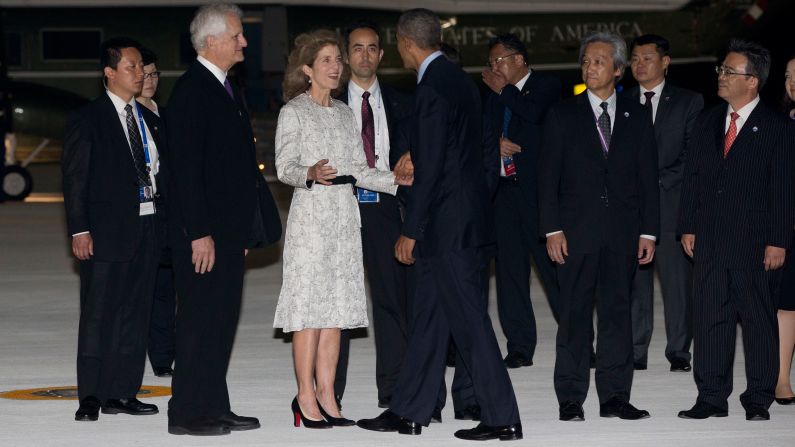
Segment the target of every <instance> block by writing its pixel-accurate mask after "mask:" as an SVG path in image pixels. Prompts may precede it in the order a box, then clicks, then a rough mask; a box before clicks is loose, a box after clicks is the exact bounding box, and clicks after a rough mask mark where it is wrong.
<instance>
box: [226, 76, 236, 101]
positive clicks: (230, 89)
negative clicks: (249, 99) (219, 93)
mask: <svg viewBox="0 0 795 447" xmlns="http://www.w3.org/2000/svg"><path fill="white" fill-rule="evenodd" d="M224 89H225V90H226V92H227V93H229V97H230V98H232V99H233V100H234V99H235V94H234V93H233V92H232V84H230V83H229V78H227V79H225V80H224Z"/></svg>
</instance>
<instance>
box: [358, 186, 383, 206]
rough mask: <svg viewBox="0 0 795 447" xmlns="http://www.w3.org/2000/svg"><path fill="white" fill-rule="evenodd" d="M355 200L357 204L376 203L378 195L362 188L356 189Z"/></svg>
mask: <svg viewBox="0 0 795 447" xmlns="http://www.w3.org/2000/svg"><path fill="white" fill-rule="evenodd" d="M356 199H357V200H358V201H359V203H378V193H377V192H375V191H368V190H366V189H362V188H356Z"/></svg>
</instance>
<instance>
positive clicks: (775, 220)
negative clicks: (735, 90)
mask: <svg viewBox="0 0 795 447" xmlns="http://www.w3.org/2000/svg"><path fill="white" fill-rule="evenodd" d="M781 126H782V132H781V134H782V138H781V139H779V141H778V142H777V143H778V144H777V145H776V147H775V148H774V149H773V157H772V159H771V161H770V177H769V183H768V185H769V186H768V190H769V197H770V206H769V208H768V213H769V219H768V222H770V228H768V230H767V231H768V234H767V236H766V244H767V245H772V246H774V247H781V248H789V246H790V242H791V238H792V227H793V221H794V219H795V217H794V216H793V213H795V209H794V208H793V206H794V205H795V204H793V154H795V152H793V151H795V126H793V125H792V123H789V122H786V123H781Z"/></svg>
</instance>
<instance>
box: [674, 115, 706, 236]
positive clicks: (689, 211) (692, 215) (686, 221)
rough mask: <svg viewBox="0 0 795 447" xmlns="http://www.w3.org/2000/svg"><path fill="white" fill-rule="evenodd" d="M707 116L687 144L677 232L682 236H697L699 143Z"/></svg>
mask: <svg viewBox="0 0 795 447" xmlns="http://www.w3.org/2000/svg"><path fill="white" fill-rule="evenodd" d="M706 123H707V115H706V113H705V112H702V113H701V114H700V115H699V117H698V118H697V119H696V121H695V125H694V127H693V132H692V133H691V136H690V139H689V141H688V142H687V154H688V155H687V161H686V162H685V173H684V175H683V176H682V195H681V198H680V202H679V222H678V223H677V229H676V232H677V234H679V235H682V234H695V232H696V211H697V210H698V171H699V167H700V163H701V151H700V150H699V147H698V144H697V141H698V138H697V136H698V134H699V133H700V132H702V131H704V129H703V128H704V127H705V125H706Z"/></svg>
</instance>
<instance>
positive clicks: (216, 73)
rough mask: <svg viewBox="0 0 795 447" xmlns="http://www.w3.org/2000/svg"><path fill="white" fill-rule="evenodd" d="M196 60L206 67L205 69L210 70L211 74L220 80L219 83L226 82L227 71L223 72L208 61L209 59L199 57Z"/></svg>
mask: <svg viewBox="0 0 795 447" xmlns="http://www.w3.org/2000/svg"><path fill="white" fill-rule="evenodd" d="M196 60H197V61H199V63H200V64H202V65H204V67H205V68H207V69H208V70H210V73H212V74H213V76H215V78H216V79H218V82H220V83H221V84H223V83H224V82H226V72H225V71H223V70H221V69H220V68H218V67H217V66H216V65H215V64H213V63H212V62H210V61H208V60H207V59H205V58H203V57H201V56H197V57H196Z"/></svg>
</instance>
